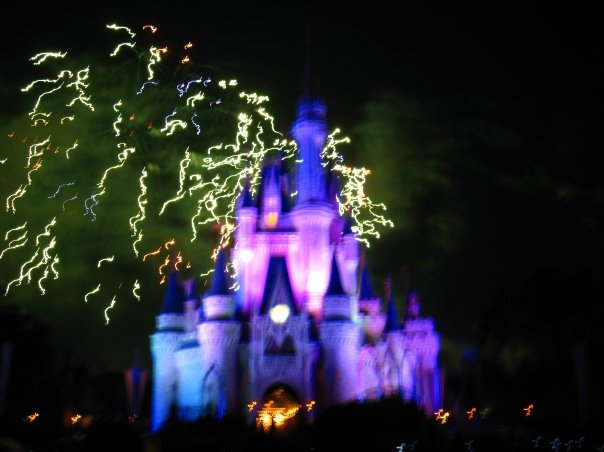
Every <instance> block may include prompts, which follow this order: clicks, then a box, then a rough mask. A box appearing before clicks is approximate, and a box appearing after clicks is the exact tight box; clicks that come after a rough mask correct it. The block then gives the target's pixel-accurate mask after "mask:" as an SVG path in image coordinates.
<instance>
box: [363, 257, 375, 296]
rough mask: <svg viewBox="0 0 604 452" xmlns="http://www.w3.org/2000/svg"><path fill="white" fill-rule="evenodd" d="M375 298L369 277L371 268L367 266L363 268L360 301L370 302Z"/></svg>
mask: <svg viewBox="0 0 604 452" xmlns="http://www.w3.org/2000/svg"><path fill="white" fill-rule="evenodd" d="M372 298H376V297H375V292H374V290H373V283H372V282H371V275H369V268H368V267H367V265H364V266H363V273H362V274H361V294H360V297H359V299H360V300H370V299H372Z"/></svg>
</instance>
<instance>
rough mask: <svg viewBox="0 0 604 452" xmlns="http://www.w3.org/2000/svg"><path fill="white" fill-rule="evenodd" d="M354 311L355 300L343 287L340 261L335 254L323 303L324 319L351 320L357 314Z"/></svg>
mask: <svg viewBox="0 0 604 452" xmlns="http://www.w3.org/2000/svg"><path fill="white" fill-rule="evenodd" d="M353 310H354V309H353V299H352V297H351V296H350V295H348V294H347V293H346V292H345V291H344V288H343V287H342V281H341V277H340V270H339V268H338V261H337V258H336V253H335V252H334V254H333V258H332V261H331V275H330V278H329V286H328V288H327V291H326V292H325V300H324V301H323V318H324V319H325V320H326V321H330V320H351V319H352V318H353V317H354V314H355V313H354V312H353Z"/></svg>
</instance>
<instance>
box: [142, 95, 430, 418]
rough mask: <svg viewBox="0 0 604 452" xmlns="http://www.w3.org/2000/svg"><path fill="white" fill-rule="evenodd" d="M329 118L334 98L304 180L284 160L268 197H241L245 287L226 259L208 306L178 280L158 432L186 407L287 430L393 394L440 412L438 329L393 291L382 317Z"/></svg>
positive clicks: (268, 179) (172, 286) (160, 365)
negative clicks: (332, 409)
mask: <svg viewBox="0 0 604 452" xmlns="http://www.w3.org/2000/svg"><path fill="white" fill-rule="evenodd" d="M325 112H326V109H325V105H324V104H323V103H322V102H320V101H316V100H314V101H310V100H306V101H303V102H301V103H300V105H299V108H298V117H297V120H296V121H295V123H294V125H293V128H292V134H293V137H294V138H295V140H296V142H297V144H298V148H299V155H298V159H297V160H298V162H299V163H298V165H297V167H296V168H295V169H294V171H292V174H291V175H290V174H288V173H287V172H286V171H285V170H284V169H283V168H282V166H281V161H280V160H278V159H277V160H275V161H267V162H265V165H264V168H263V171H262V181H261V183H260V189H259V191H258V196H257V198H254V197H253V196H252V193H251V192H250V190H249V187H246V188H245V189H244V191H243V193H242V195H241V197H240V199H239V202H238V206H237V210H236V214H237V229H236V235H235V246H234V247H233V248H232V250H231V251H230V256H229V257H230V261H231V262H232V263H233V264H234V265H235V267H236V269H237V275H238V276H237V278H238V281H237V282H238V285H239V290H237V291H236V292H233V291H231V290H230V287H232V285H233V284H232V281H231V280H230V279H229V276H228V274H227V273H225V265H226V264H227V262H226V261H227V259H228V257H227V255H226V251H224V250H223V251H222V252H221V253H220V254H219V256H218V259H217V261H216V267H215V272H214V275H213V281H212V283H211V286H210V288H209V290H207V291H206V292H205V294H203V296H202V297H201V298H200V299H199V298H197V297H196V296H195V293H194V292H195V289H194V284H192V283H191V282H190V281H188V282H187V283H186V284H180V283H179V281H178V277H177V274H176V273H173V274H172V275H171V277H170V279H169V282H168V285H167V292H166V296H165V300H164V305H163V308H162V311H161V313H160V314H159V315H158V316H157V318H156V319H157V320H156V322H157V331H156V332H155V333H153V334H152V335H151V352H152V355H153V393H152V394H153V395H152V398H153V400H152V429H153V430H157V429H159V428H160V427H161V425H162V424H163V423H164V421H166V420H167V419H168V417H169V416H170V415H171V412H172V409H175V410H176V413H177V415H178V417H179V418H181V419H183V420H187V421H193V420H195V419H197V418H199V417H200V416H203V415H210V416H217V417H221V416H223V415H225V414H227V413H241V414H243V413H247V416H248V417H249V420H250V421H253V420H254V419H256V422H259V423H262V422H265V421H266V420H267V419H268V421H269V422H270V423H274V424H276V425H280V423H282V422H284V421H285V420H286V419H288V418H289V417H291V416H292V415H293V414H295V413H296V412H297V410H298V409H301V410H303V411H304V412H306V416H307V417H308V418H309V419H310V420H311V421H312V419H313V418H314V416H316V414H315V412H316V411H317V410H324V409H325V408H327V407H329V406H330V405H333V404H343V403H347V402H352V401H365V400H375V399H379V398H381V397H386V396H392V397H394V396H396V397H400V398H402V399H403V400H405V401H410V402H415V403H417V404H418V405H419V406H420V407H421V408H422V409H423V410H424V411H425V412H426V413H429V414H431V413H432V412H433V411H436V410H438V408H440V402H441V400H440V398H441V395H440V379H439V372H438V367H437V355H438V351H439V339H438V335H437V334H436V333H435V332H434V329H433V322H432V320H431V319H427V318H420V317H419V303H418V300H417V298H416V297H415V296H413V295H412V296H410V297H409V300H408V303H407V313H406V316H405V320H404V321H403V322H401V321H400V320H399V317H398V315H397V312H396V308H395V303H394V299H393V297H392V295H391V294H390V295H389V296H388V297H387V298H388V300H387V303H386V312H385V313H382V312H381V304H382V303H381V300H380V298H379V297H377V296H376V295H375V294H374V292H373V289H372V285H371V282H370V279H369V273H368V271H367V267H366V266H363V268H360V267H361V266H360V258H359V242H358V241H357V240H356V238H355V236H354V234H353V232H352V230H351V225H350V221H349V220H347V219H346V218H344V217H342V216H341V215H340V214H339V211H338V205H337V200H336V196H337V195H338V193H339V188H338V181H337V179H336V177H335V175H334V173H333V172H326V170H325V169H324V168H323V166H322V165H321V151H322V149H323V146H324V144H325V140H326V137H327V127H326V122H325ZM294 177H295V181H294ZM294 191H297V195H296V197H294V198H292V197H291V195H290V193H292V192H294ZM291 200H295V203H294V205H293V206H290V202H291ZM307 404H308V405H307Z"/></svg>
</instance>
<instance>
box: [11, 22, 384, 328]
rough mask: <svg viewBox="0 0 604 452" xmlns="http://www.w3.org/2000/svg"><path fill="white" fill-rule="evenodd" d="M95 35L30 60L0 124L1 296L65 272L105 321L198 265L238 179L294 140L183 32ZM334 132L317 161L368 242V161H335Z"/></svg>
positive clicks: (379, 219) (372, 212) (375, 224)
mask: <svg viewBox="0 0 604 452" xmlns="http://www.w3.org/2000/svg"><path fill="white" fill-rule="evenodd" d="M100 32H102V33H105V34H106V35H107V48H106V49H105V51H104V52H103V54H102V55H103V56H102V57H98V58H96V59H94V58H91V56H90V55H74V54H72V53H71V52H69V51H64V50H61V51H53V52H45V53H39V54H37V55H35V56H34V57H32V58H31V62H32V64H33V65H34V66H35V69H36V71H39V72H40V73H41V76H40V77H39V78H38V79H36V80H34V81H31V82H30V83H25V84H24V85H25V86H24V87H23V88H22V89H21V91H22V94H23V96H27V99H28V100H29V101H30V102H31V105H32V107H31V109H30V110H29V112H28V113H26V114H24V115H23V117H22V118H20V119H18V120H15V121H13V123H10V124H7V125H6V127H7V130H6V134H5V135H4V138H3V139H4V140H5V141H4V143H3V144H4V145H3V146H2V147H1V148H0V149H1V150H0V163H2V166H0V172H1V173H2V178H0V180H1V182H0V195H2V196H4V199H5V207H6V209H5V212H3V214H2V215H3V216H2V221H1V222H0V227H1V228H2V229H0V234H3V235H4V244H3V245H2V249H1V250H0V259H4V262H5V264H3V268H4V270H3V272H4V274H3V275H2V280H3V281H9V282H8V283H6V293H7V294H8V293H9V289H11V288H12V287H13V286H20V285H22V283H23V282H25V283H26V284H30V283H31V282H32V281H36V282H37V286H38V290H39V292H40V293H42V294H44V293H45V292H46V291H47V290H60V287H61V286H60V285H59V284H58V283H57V284H53V285H51V284H50V282H48V283H47V280H48V279H50V281H53V280H55V279H58V278H59V276H60V275H61V273H68V274H69V275H72V276H73V275H74V274H75V273H76V270H74V269H75V268H77V271H79V272H80V273H79V274H80V275H82V276H80V281H78V283H79V284H80V285H79V286H77V287H78V288H79V289H80V290H81V292H80V293H79V295H77V297H78V299H79V300H82V301H85V302H91V301H92V299H93V296H94V298H95V299H96V298H98V299H103V300H105V301H104V311H103V312H104V317H105V321H106V322H107V323H109V316H108V314H107V313H108V311H109V310H111V309H114V308H115V305H116V301H117V299H118V292H119V291H120V290H121V288H122V286H124V287H131V288H132V290H131V292H121V293H120V297H119V298H120V300H124V299H126V298H128V299H132V300H140V299H141V296H142V295H144V290H143V286H144V284H146V283H147V284H148V283H150V284H158V283H161V282H162V281H163V280H165V276H166V274H167V271H168V268H175V269H176V270H178V271H181V272H186V273H187V276H193V275H207V274H209V272H208V270H210V269H211V268H212V262H211V260H210V256H216V255H217V252H218V250H219V249H220V248H221V247H226V246H228V245H229V244H230V243H231V239H232V235H233V232H234V230H235V205H236V200H237V198H238V196H239V194H240V192H241V190H242V189H243V187H244V185H245V184H246V181H249V183H250V185H251V189H252V191H257V188H258V183H259V181H260V175H261V165H262V162H263V160H264V159H265V158H266V157H267V156H275V155H280V156H281V157H282V158H283V159H284V160H290V159H291V160H290V161H292V162H293V161H294V160H295V156H296V152H297V150H296V144H295V142H294V141H293V140H291V139H288V138H287V137H286V136H285V135H284V134H283V133H281V132H279V131H278V129H277V127H276V125H275V124H276V120H275V118H274V117H273V116H272V115H271V114H270V112H269V110H268V103H269V98H268V97H267V96H264V95H259V94H256V93H251V92H247V91H244V90H242V89H240V88H239V82H238V81H237V80H235V79H234V78H232V77H216V76H215V74H211V73H209V72H205V71H203V70H200V68H199V65H198V64H196V61H197V59H196V56H195V49H196V47H195V43H194V42H193V41H189V40H187V41H186V42H181V43H171V42H168V39H167V37H165V36H162V35H161V29H160V28H158V27H156V26H155V25H151V24H146V25H144V26H143V27H142V28H140V29H138V30H137V29H135V28H130V27H125V26H121V25H117V24H112V25H107V27H106V29H105V30H100ZM93 60H94V61H93ZM347 141H348V140H347V138H342V137H340V135H339V131H337V130H336V131H335V132H334V133H332V134H331V135H330V136H329V139H328V143H327V145H326V147H325V150H324V152H323V154H322V158H323V164H324V166H325V167H329V168H332V169H333V171H335V172H336V173H337V174H338V177H339V178H340V180H341V182H342V187H343V189H342V197H341V198H342V199H339V202H340V211H341V212H342V213H343V212H348V213H349V214H350V216H351V217H352V218H353V220H354V225H353V232H355V233H356V234H357V236H358V237H359V240H361V241H363V242H364V243H365V244H367V245H369V242H368V240H369V239H370V238H372V237H373V238H377V237H379V228H381V227H384V226H392V223H391V222H390V221H389V220H388V219H387V218H385V217H384V216H383V215H382V214H383V212H384V211H385V206H384V205H382V204H379V203H373V202H372V201H371V199H370V198H369V197H367V195H366V194H365V192H364V190H363V185H364V183H365V178H366V177H367V176H368V175H369V174H370V171H369V170H367V169H365V168H355V167H351V166H348V165H346V164H345V163H344V159H343V156H342V154H341V153H340V152H339V151H338V149H337V147H338V146H339V145H340V144H343V143H346V142H347ZM210 229H213V230H215V231H219V233H217V234H216V235H217V236H214V237H212V236H211V235H209V232H208V231H209V230H210ZM37 231H43V232H42V233H38V232H37ZM35 234H37V236H36V235H35ZM168 234H169V237H173V238H172V239H170V240H168V238H167V237H166V236H167V235H168ZM30 237H36V239H35V241H33V240H31V239H30ZM162 243H163V244H164V245H161V244H162ZM158 245H159V247H158ZM144 250H148V251H147V252H145V251H144ZM185 256H186V259H185ZM6 263H8V265H7V264H6ZM185 263H186V264H185ZM64 266H73V268H74V269H71V271H67V272H65V271H64V270H65V268H66V267H64ZM125 269H127V270H128V271H127V272H124V270H125ZM15 270H16V271H17V275H16V277H15V275H11V274H10V272H15ZM158 274H159V275H158ZM49 276H52V277H53V278H49ZM83 281H85V282H86V284H85V285H86V288H83V287H82V286H83V284H82V282H83ZM43 282H44V283H47V284H46V286H47V287H45V286H44V285H43V284H42V283H43ZM90 287H94V289H92V290H90ZM156 287H157V286H156ZM10 292H11V294H12V293H14V291H12V290H11V291H10ZM13 296H16V295H13ZM108 300H110V301H108Z"/></svg>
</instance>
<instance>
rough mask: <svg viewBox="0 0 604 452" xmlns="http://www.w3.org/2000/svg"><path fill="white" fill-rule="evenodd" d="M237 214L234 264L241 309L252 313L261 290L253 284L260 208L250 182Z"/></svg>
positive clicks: (244, 191)
mask: <svg viewBox="0 0 604 452" xmlns="http://www.w3.org/2000/svg"><path fill="white" fill-rule="evenodd" d="M236 213H237V218H238V220H239V225H238V227H237V229H236V230H235V239H236V240H235V241H236V244H237V245H236V247H235V248H234V249H233V264H234V265H235V267H236V268H237V274H238V275H239V279H238V282H239V286H240V289H239V293H238V297H239V307H240V308H241V310H242V311H243V312H245V313H250V312H251V310H252V306H251V302H252V300H254V299H257V298H258V297H259V296H260V294H259V292H260V290H259V289H258V288H257V285H254V284H253V282H254V281H255V280H256V279H255V278H257V276H256V275H257V274H258V270H259V268H258V267H259V266H258V262H257V259H258V251H257V247H256V243H255V240H254V237H255V234H256V229H257V223H258V208H257V207H256V200H255V199H254V198H253V197H252V193H251V191H250V184H249V181H246V183H245V185H244V187H243V191H242V193H241V196H240V198H239V204H238V209H237V212H236Z"/></svg>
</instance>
